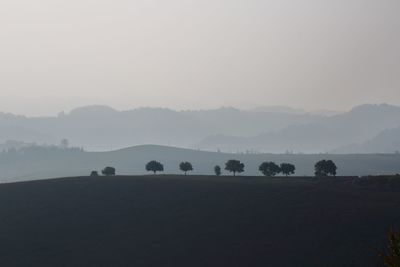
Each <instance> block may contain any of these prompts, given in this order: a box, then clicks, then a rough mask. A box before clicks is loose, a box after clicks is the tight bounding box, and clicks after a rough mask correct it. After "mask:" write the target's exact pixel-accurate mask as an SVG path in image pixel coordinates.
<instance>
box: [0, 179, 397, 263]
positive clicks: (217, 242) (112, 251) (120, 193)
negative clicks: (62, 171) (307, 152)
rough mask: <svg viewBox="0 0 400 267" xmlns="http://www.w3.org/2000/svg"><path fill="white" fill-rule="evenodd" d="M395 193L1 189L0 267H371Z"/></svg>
mask: <svg viewBox="0 0 400 267" xmlns="http://www.w3.org/2000/svg"><path fill="white" fill-rule="evenodd" d="M399 211H400V193H399V192H392V191H390V190H387V189H377V188H364V187H360V186H354V185H352V184H351V183H348V182H345V181H343V179H338V181H333V180H315V179H309V180H307V179H305V178H304V179H301V178H289V179H285V178H275V179H263V178H244V177H242V178H240V177H238V178H230V177H222V178H214V177H178V176H176V177H172V176H160V177H112V178H107V177H99V178H88V177H82V178H68V179H58V180H47V181H38V182H27V183H17V184H3V185H0V218H1V220H0V254H1V256H0V266H185V267H188V266H376V265H377V264H378V262H379V261H378V258H377V256H376V252H375V249H376V248H381V247H382V245H383V243H384V239H385V233H386V231H387V229H388V228H389V227H390V226H392V225H397V226H400V212H399Z"/></svg>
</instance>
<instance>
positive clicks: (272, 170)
mask: <svg viewBox="0 0 400 267" xmlns="http://www.w3.org/2000/svg"><path fill="white" fill-rule="evenodd" d="M258 170H259V171H260V172H262V174H264V175H265V176H275V175H277V174H278V173H279V172H280V171H281V168H280V167H279V166H278V165H276V164H275V162H264V163H262V164H261V165H260V167H259V168H258Z"/></svg>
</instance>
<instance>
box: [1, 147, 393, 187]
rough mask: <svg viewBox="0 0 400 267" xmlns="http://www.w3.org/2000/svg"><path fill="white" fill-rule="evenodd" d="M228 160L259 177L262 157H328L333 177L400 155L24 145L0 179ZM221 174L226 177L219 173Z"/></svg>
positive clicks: (207, 167) (206, 165)
mask: <svg viewBox="0 0 400 267" xmlns="http://www.w3.org/2000/svg"><path fill="white" fill-rule="evenodd" d="M229 159H238V160H241V161H243V162H244V163H245V165H246V168H245V172H244V173H243V175H260V173H259V171H258V167H259V165H260V164H261V163H262V162H264V161H274V162H276V163H284V162H287V163H293V164H295V165H296V175H301V176H302V175H308V176H313V175H314V164H315V163H316V162H317V161H319V160H321V159H332V160H333V161H334V162H335V163H336V164H337V165H338V167H339V170H338V175H347V176H353V175H376V174H395V173H400V155H397V154H365V155H328V154H308V155H302V154H245V153H240V154H229V153H218V152H207V151H199V150H190V149H182V148H174V147H165V146H155V145H145V146H136V147H131V148H126V149H121V150H116V151H111V152H85V151H83V150H81V149H77V148H69V149H64V148H59V147H54V146H49V147H40V146H35V147H27V148H23V149H22V150H20V151H11V152H8V153H2V154H0V169H1V174H0V180H1V181H2V182H12V181H23V180H34V179H40V178H51V177H63V176H82V175H88V174H89V173H90V172H91V171H92V170H97V171H100V170H102V169H103V168H104V167H106V166H112V167H115V168H116V169H117V174H120V175H142V174H145V173H146V172H145V169H144V167H145V164H146V163H147V162H149V161H151V160H157V161H160V162H162V163H163V164H164V166H165V173H169V174H178V173H181V171H180V170H179V168H178V166H179V163H180V162H182V161H190V162H191V163H192V164H193V166H194V171H193V172H192V174H194V175H210V174H214V171H213V169H214V166H215V165H220V166H221V167H224V164H225V162H226V161H227V160H229ZM224 174H225V175H230V174H229V173H227V172H224Z"/></svg>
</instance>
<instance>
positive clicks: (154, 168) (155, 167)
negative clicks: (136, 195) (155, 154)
mask: <svg viewBox="0 0 400 267" xmlns="http://www.w3.org/2000/svg"><path fill="white" fill-rule="evenodd" d="M146 171H148V172H153V173H154V174H156V173H157V172H163V171H164V165H162V164H161V163H160V162H158V161H155V160H153V161H150V162H149V163H147V164H146Z"/></svg>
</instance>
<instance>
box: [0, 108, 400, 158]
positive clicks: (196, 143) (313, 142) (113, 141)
mask: <svg viewBox="0 0 400 267" xmlns="http://www.w3.org/2000/svg"><path fill="white" fill-rule="evenodd" d="M399 126H400V107H396V106H390V105H385V104H383V105H363V106H359V107H356V108H354V109H353V110H351V111H349V112H344V113H340V114H337V115H333V116H324V115H315V114H310V113H301V112H300V111H296V110H293V109H290V108H283V107H270V108H259V109H256V110H252V111H245V110H238V109H234V108H220V109H215V110H198V111H190V110H186V111H174V110H170V109H161V108H138V109H134V110H128V111H117V110H114V109H112V108H110V107H107V106H87V107H82V108H78V109H75V110H73V111H71V112H70V113H60V114H59V115H58V116H57V117H37V118H30V117H24V116H15V115H12V114H6V113H0V143H2V142H6V141H7V140H17V141H20V142H25V143H38V144H42V143H46V144H58V143H59V141H60V140H61V139H62V138H67V139H69V141H70V143H71V144H72V145H74V146H79V147H84V148H85V149H87V150H95V151H98V150H113V149H117V148H123V147H128V146H132V145H141V144H161V145H173V146H178V147H187V148H201V149H207V150H212V151H216V150H217V149H220V150H223V151H226V152H236V151H237V150H239V151H246V150H254V151H260V152H269V153H283V152H285V151H286V150H289V151H300V152H304V153H319V152H326V151H332V150H334V149H337V148H340V147H343V146H347V145H349V144H353V143H362V142H365V141H367V140H370V139H372V138H374V137H375V136H376V135H378V134H379V133H381V132H382V131H384V130H387V129H392V128H396V127H399ZM379 151H383V150H382V149H379ZM385 152H386V151H385ZM387 152H392V150H390V151H387Z"/></svg>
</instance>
